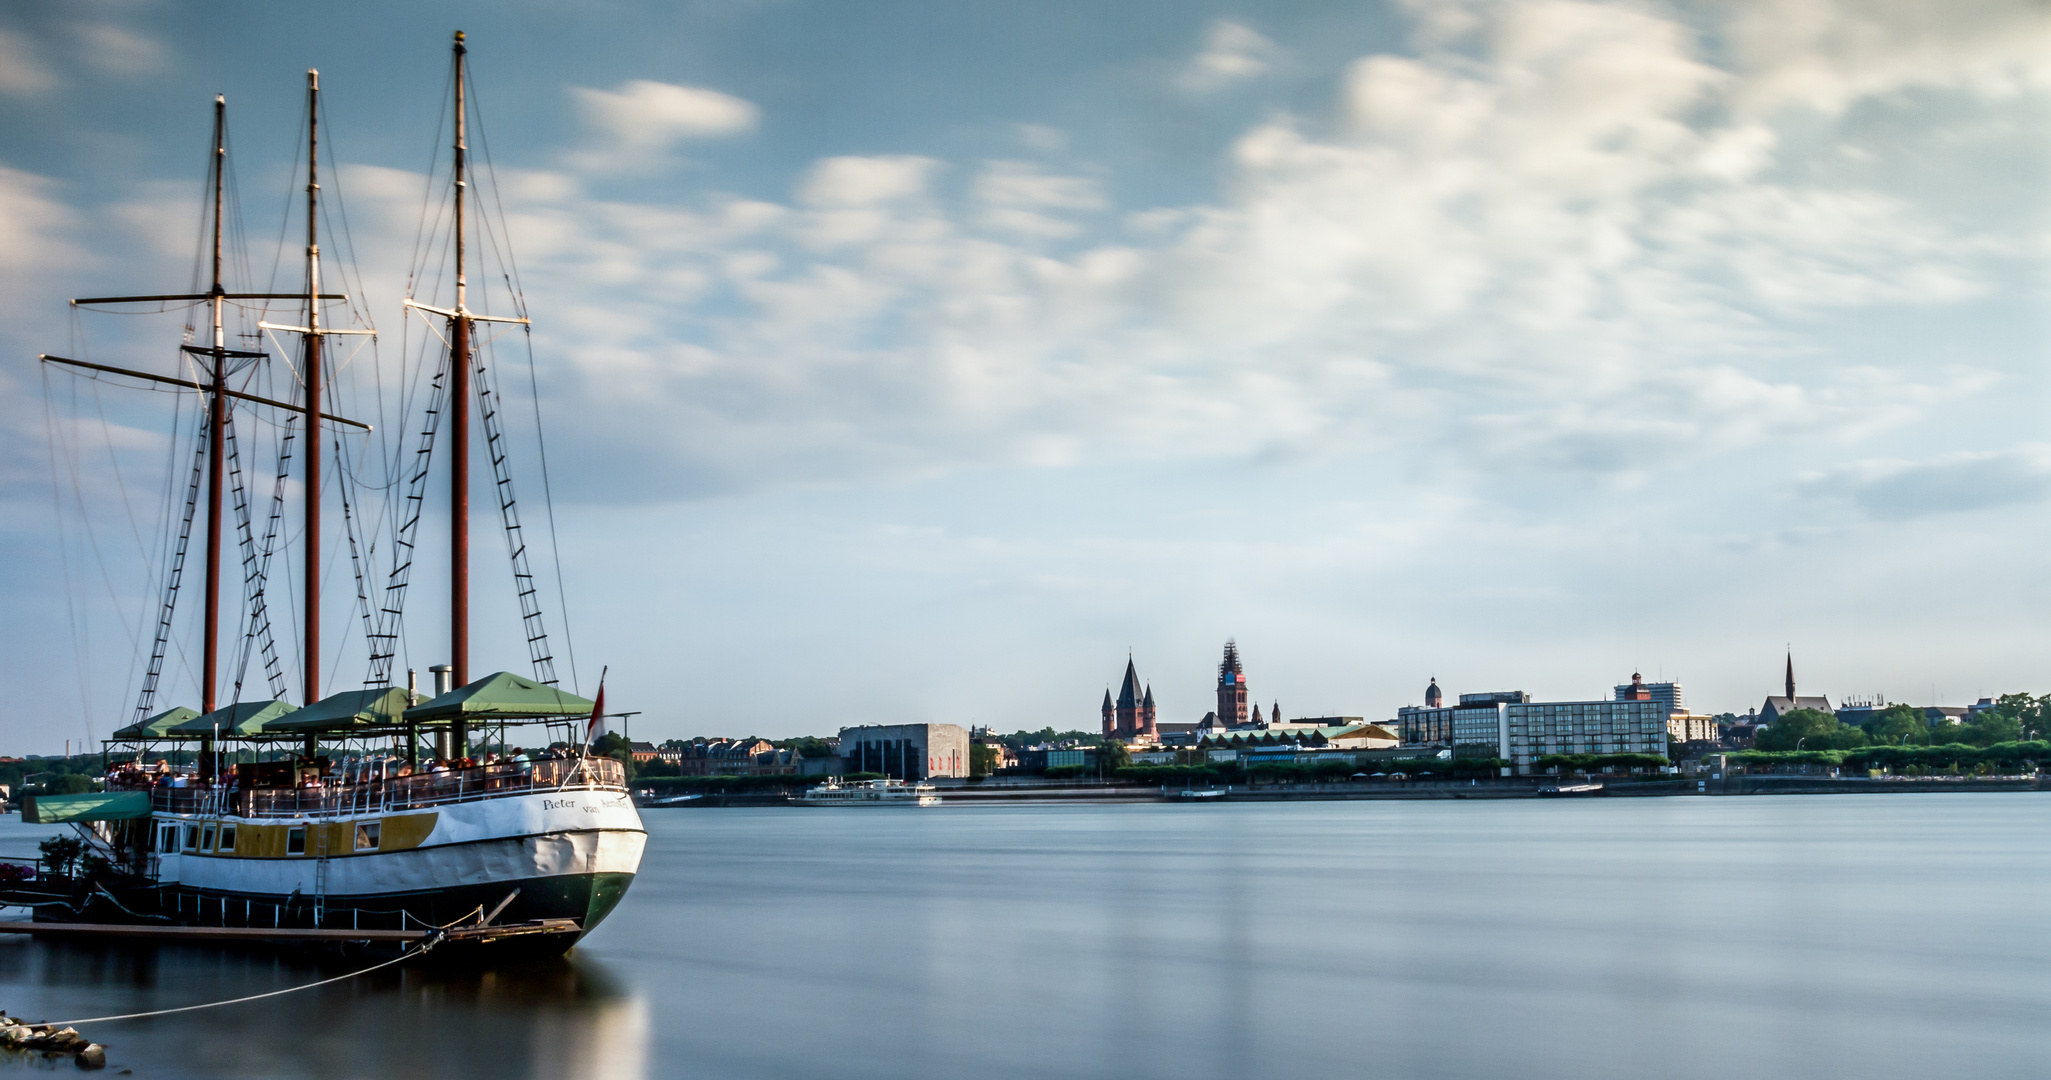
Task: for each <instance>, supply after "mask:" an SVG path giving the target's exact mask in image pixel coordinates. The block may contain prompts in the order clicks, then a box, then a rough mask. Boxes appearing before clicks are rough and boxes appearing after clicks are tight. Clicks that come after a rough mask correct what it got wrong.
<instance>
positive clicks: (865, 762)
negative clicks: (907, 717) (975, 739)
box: [840, 724, 969, 780]
mask: <svg viewBox="0 0 2051 1080" xmlns="http://www.w3.org/2000/svg"><path fill="white" fill-rule="evenodd" d="M840 757H841V761H842V762H843V764H844V767H845V768H846V770H847V771H848V772H851V773H858V772H872V773H882V774H883V775H884V776H887V777H889V778H890V779H892V780H927V779H933V778H938V777H951V776H967V775H968V774H969V733H968V729H967V728H964V727H962V726H961V725H959V724H866V725H863V726H861V727H848V728H841V729H840Z"/></svg>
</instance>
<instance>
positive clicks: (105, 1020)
mask: <svg viewBox="0 0 2051 1080" xmlns="http://www.w3.org/2000/svg"><path fill="white" fill-rule="evenodd" d="M442 937H443V935H441V934H440V933H436V934H434V935H431V936H429V937H428V938H426V939H425V940H423V941H422V942H421V943H420V945H419V946H418V947H417V948H412V949H408V950H406V951H405V952H402V953H400V954H399V955H397V956H394V957H392V958H391V959H390V960H386V961H384V962H383V963H378V964H372V965H371V966H369V967H367V968H364V969H362V970H360V971H352V972H350V973H348V974H347V975H337V976H335V977H333V978H331V979H322V980H320V981H319V982H310V983H306V984H303V985H300V986H288V987H286V988H284V989H283V990H271V991H267V992H265V993H262V994H249V995H247V996H244V997H239V998H229V999H228V1000H226V1001H209V1002H206V1003H204V1004H200V1005H181V1006H179V1007H178V1008H175V1009H152V1010H150V1011H149V1012H139V1013H121V1014H120V1015H118V1016H91V1017H87V1018H85V1019H83V1020H52V1021H50V1022H49V1023H46V1024H31V1025H29V1026H30V1027H38V1028H56V1027H77V1026H79V1025H81V1024H111V1023H113V1022H114V1021H116V1020H142V1019H146V1018H148V1017H152V1016H170V1015H172V1014H173V1013H186V1012H195V1011H197V1010H200V1009H218V1008H220V1007H221V1006H223V1005H240V1004H242V1003H243V1002H245V1001H262V1000H263V999H265V998H274V997H279V996H282V995H285V994H296V993H298V992H299V991H301V990H311V989H313V988H314V987H316V986H328V985H330V984H333V983H338V982H345V981H347V980H349V979H353V978H356V977H357V976H358V975H368V974H370V973H371V972H373V971H379V970H382V969H384V968H388V967H391V966H392V965H393V964H403V963H405V962H406V961H408V960H411V959H413V958H414V957H416V956H419V955H420V954H422V953H424V952H427V951H428V950H429V949H432V948H434V947H435V946H436V945H439V944H441V943H442Z"/></svg>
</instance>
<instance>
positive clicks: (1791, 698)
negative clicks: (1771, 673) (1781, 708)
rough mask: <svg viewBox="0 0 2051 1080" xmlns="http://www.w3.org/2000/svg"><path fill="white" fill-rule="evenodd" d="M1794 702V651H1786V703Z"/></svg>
mask: <svg viewBox="0 0 2051 1080" xmlns="http://www.w3.org/2000/svg"><path fill="white" fill-rule="evenodd" d="M1794 700H1795V651H1794V650H1793V649H1789V650H1788V701H1789V702H1790V703H1792V702H1793V701H1794Z"/></svg>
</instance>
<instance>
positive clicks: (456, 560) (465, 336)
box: [449, 30, 470, 757]
mask: <svg viewBox="0 0 2051 1080" xmlns="http://www.w3.org/2000/svg"><path fill="white" fill-rule="evenodd" d="M455 52H456V64H455V68H456V95H455V96H456V148H455V149H456V168H455V177H456V213H455V225H456V235H455V247H456V309H455V311H454V313H453V314H451V315H450V316H449V439H450V444H451V452H450V458H449V667H450V669H451V670H450V681H451V684H452V685H453V686H467V685H469V682H470V309H469V306H468V305H469V281H468V280H467V279H466V278H465V277H464V269H463V254H464V249H463V224H464V223H463V196H464V194H465V191H464V188H465V185H466V180H465V178H464V165H465V161H464V157H465V155H466V154H467V152H468V147H467V146H466V145H465V142H466V140H465V138H464V135H465V131H464V123H463V120H464V118H463V111H464V110H463V56H464V53H465V50H464V48H463V32H462V31H461V30H458V31H456V41H455ZM458 730H459V731H460V728H459V729H458ZM458 738H459V739H460V735H459V736H458ZM455 753H456V755H457V756H458V757H460V756H462V749H461V748H460V747H459V748H457V749H456V750H455Z"/></svg>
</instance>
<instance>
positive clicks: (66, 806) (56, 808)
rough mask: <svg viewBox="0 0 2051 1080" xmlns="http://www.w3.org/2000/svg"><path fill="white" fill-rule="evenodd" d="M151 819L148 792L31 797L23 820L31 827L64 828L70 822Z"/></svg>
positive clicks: (24, 805) (25, 800)
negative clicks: (55, 826) (63, 825)
mask: <svg viewBox="0 0 2051 1080" xmlns="http://www.w3.org/2000/svg"><path fill="white" fill-rule="evenodd" d="M148 816H150V793H149V792H147V791H88V792H85V793H84V794H81V795H29V796H26V797H24V798H23V799H22V807H21V820H22V822H23V823H24V824H29V825H60V824H63V823H64V822H67V821H132V820H134V819H136V818H146V817H148Z"/></svg>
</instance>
